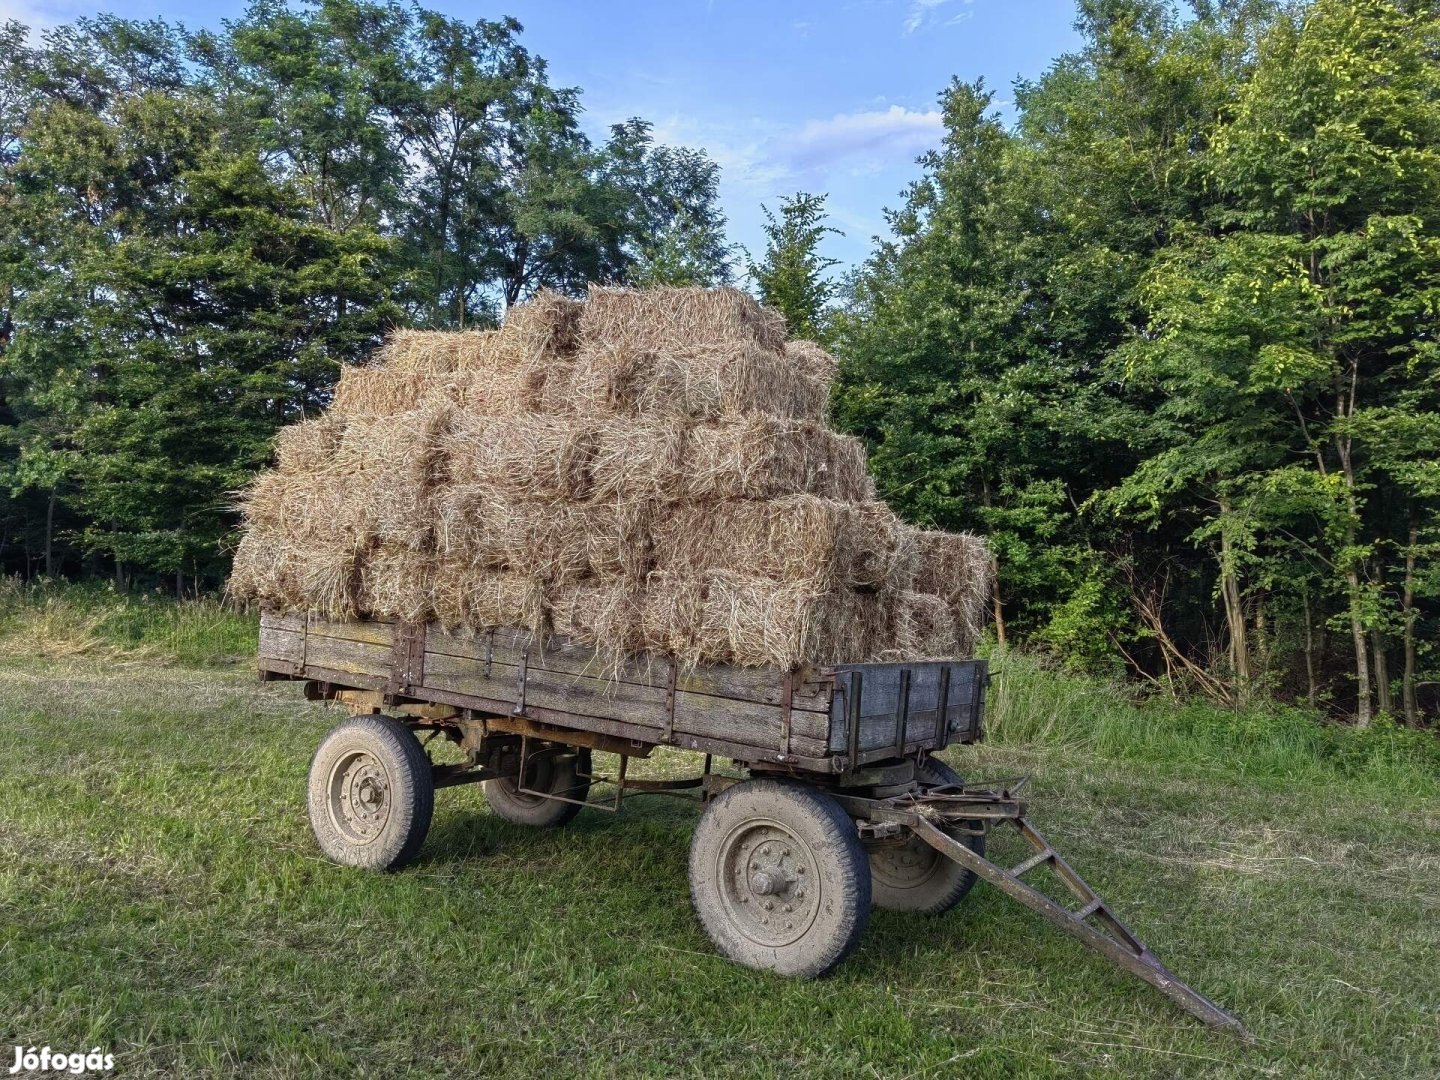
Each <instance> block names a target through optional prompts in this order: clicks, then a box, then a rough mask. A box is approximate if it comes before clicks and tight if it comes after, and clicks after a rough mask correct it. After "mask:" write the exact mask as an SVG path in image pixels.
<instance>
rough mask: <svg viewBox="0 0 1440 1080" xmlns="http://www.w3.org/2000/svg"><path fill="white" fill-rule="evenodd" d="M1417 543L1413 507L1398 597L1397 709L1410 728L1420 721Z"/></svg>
mask: <svg viewBox="0 0 1440 1080" xmlns="http://www.w3.org/2000/svg"><path fill="white" fill-rule="evenodd" d="M1419 543H1420V529H1419V526H1418V523H1417V522H1416V519H1415V508H1414V506H1411V508H1410V535H1409V538H1408V544H1407V546H1406V548H1405V584H1404V586H1403V591H1402V593H1401V597H1400V607H1401V610H1402V611H1403V612H1404V616H1403V617H1404V642H1403V644H1404V651H1405V668H1404V670H1403V672H1402V673H1401V675H1400V698H1401V708H1403V709H1404V710H1405V722H1406V723H1407V724H1410V725H1411V726H1412V727H1413V726H1414V725H1416V724H1419V723H1420V702H1419V699H1418V698H1417V696H1416V694H1415V623H1416V622H1417V621H1418V619H1419V615H1420V613H1419V612H1418V611H1416V610H1415V548H1416V547H1417V546H1418V545H1419Z"/></svg>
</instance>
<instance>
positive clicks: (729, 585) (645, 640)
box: [640, 570, 899, 670]
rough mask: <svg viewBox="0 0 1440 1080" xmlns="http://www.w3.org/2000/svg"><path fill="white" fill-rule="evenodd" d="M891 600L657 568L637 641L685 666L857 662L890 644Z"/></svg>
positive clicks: (886, 595) (724, 572)
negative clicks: (678, 572)
mask: <svg viewBox="0 0 1440 1080" xmlns="http://www.w3.org/2000/svg"><path fill="white" fill-rule="evenodd" d="M898 595H899V594H898V593H894V592H883V593H859V592H855V591H854V590H850V589H836V590H818V589H816V588H814V587H813V586H811V585H808V584H805V583H797V582H787V581H775V580H772V579H770V578H761V577H752V576H749V575H745V574H738V573H735V572H733V571H728V570H718V571H710V572H706V573H703V574H699V575H690V574H677V573H673V572H669V571H660V570H657V571H654V572H652V573H651V574H650V575H649V577H648V578H647V579H646V584H645V590H644V593H643V595H642V597H641V607H640V640H641V643H642V645H643V647H644V648H645V649H647V650H649V651H651V652H655V653H664V654H667V655H670V656H673V657H675V658H676V659H678V660H680V661H681V662H683V663H685V664H687V665H694V664H697V663H719V664H735V665H738V666H741V667H771V666H775V667H781V668H785V669H787V670H788V669H790V668H795V667H801V666H804V665H815V664H832V663H845V662H849V663H856V662H861V661H865V660H869V659H872V658H873V656H874V655H875V654H876V653H877V650H878V649H880V648H882V647H884V645H885V644H887V643H888V642H889V640H890V638H891V636H892V635H891V627H893V625H894V621H895V604H896V598H897V597H898Z"/></svg>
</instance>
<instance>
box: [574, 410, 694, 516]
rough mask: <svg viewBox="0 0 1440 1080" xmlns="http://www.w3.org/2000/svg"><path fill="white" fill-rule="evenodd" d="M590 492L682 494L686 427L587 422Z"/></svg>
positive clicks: (619, 497)
mask: <svg viewBox="0 0 1440 1080" xmlns="http://www.w3.org/2000/svg"><path fill="white" fill-rule="evenodd" d="M591 430H592V432H593V433H594V439H595V444H594V446H595V451H594V455H593V457H592V458H591V460H590V485H591V492H592V494H593V495H594V497H595V498H596V499H597V500H602V499H603V500H612V501H624V500H632V499H657V500H659V499H666V500H668V499H675V498H679V497H680V496H681V495H682V494H683V491H682V484H681V479H682V477H683V475H684V472H683V470H684V467H685V465H684V463H685V453H686V445H687V433H688V425H686V424H677V423H675V422H673V421H671V420H668V419H658V420H657V419H654V418H649V419H644V418H642V419H638V420H599V421H596V422H595V423H593V425H591Z"/></svg>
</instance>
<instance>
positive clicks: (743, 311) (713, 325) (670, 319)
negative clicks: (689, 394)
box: [580, 285, 785, 352]
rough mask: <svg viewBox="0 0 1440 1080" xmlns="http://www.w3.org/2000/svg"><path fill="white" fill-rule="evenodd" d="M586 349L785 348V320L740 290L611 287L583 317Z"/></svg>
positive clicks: (594, 291)
mask: <svg viewBox="0 0 1440 1080" xmlns="http://www.w3.org/2000/svg"><path fill="white" fill-rule="evenodd" d="M580 345H581V348H582V350H583V349H585V348H586V347H589V346H592V345H615V346H620V347H622V348H625V349H628V350H630V351H651V352H654V351H666V350H672V349H686V348H692V347H703V348H708V347H712V346H727V345H728V346H735V347H742V346H746V345H757V346H759V347H760V348H762V349H768V350H771V351H773V352H779V351H780V350H782V349H784V347H785V319H784V317H783V316H782V315H780V313H779V312H777V311H772V310H771V309H769V308H765V307H762V306H761V305H760V304H759V303H758V302H757V301H756V300H755V298H754V297H752V296H751V295H749V294H748V293H746V292H742V291H741V290H740V289H736V288H731V287H729V286H725V287H722V288H718V289H675V288H666V289H644V290H639V289H611V288H602V287H600V286H593V285H592V286H591V288H590V295H589V302H588V303H586V304H585V305H584V311H583V313H582V314H581V316H580Z"/></svg>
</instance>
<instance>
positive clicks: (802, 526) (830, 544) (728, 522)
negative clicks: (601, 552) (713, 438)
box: [654, 495, 915, 591]
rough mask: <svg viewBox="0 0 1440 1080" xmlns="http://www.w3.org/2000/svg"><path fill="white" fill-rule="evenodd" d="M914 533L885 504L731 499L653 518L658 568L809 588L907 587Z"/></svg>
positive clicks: (792, 498) (809, 497)
mask: <svg viewBox="0 0 1440 1080" xmlns="http://www.w3.org/2000/svg"><path fill="white" fill-rule="evenodd" d="M912 531H913V530H909V529H908V528H907V527H905V526H904V525H903V524H902V523H901V522H900V520H899V519H898V518H897V517H895V515H894V514H893V513H892V512H891V511H890V509H889V508H888V507H887V506H885V505H884V504H883V503H842V502H836V501H835V500H833V499H821V498H817V497H815V496H813V495H794V496H790V497H787V498H783V499H774V500H770V501H748V500H733V499H729V500H724V501H721V502H715V503H703V504H692V505H684V506H680V507H677V508H674V509H673V510H670V511H669V512H668V513H667V514H666V515H665V516H663V517H662V518H660V519H659V520H657V522H656V524H655V530H654V539H655V565H656V567H657V568H658V569H662V570H671V571H675V572H677V573H682V574H691V575H698V574H703V573H705V572H707V571H712V570H726V569H729V570H734V571H736V572H738V573H741V574H746V575H749V576H752V577H766V578H770V579H772V580H775V581H783V582H794V583H796V584H802V585H804V586H805V587H806V588H808V589H811V590H812V591H816V590H818V591H828V590H830V589H837V588H851V589H868V590H872V591H873V590H878V589H880V588H882V587H887V586H888V587H892V588H904V587H907V586H908V584H909V580H910V578H911V577H912V576H913V574H914V555H915V548H914V543H913V541H912V540H911V536H910V534H911V532H912Z"/></svg>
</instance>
